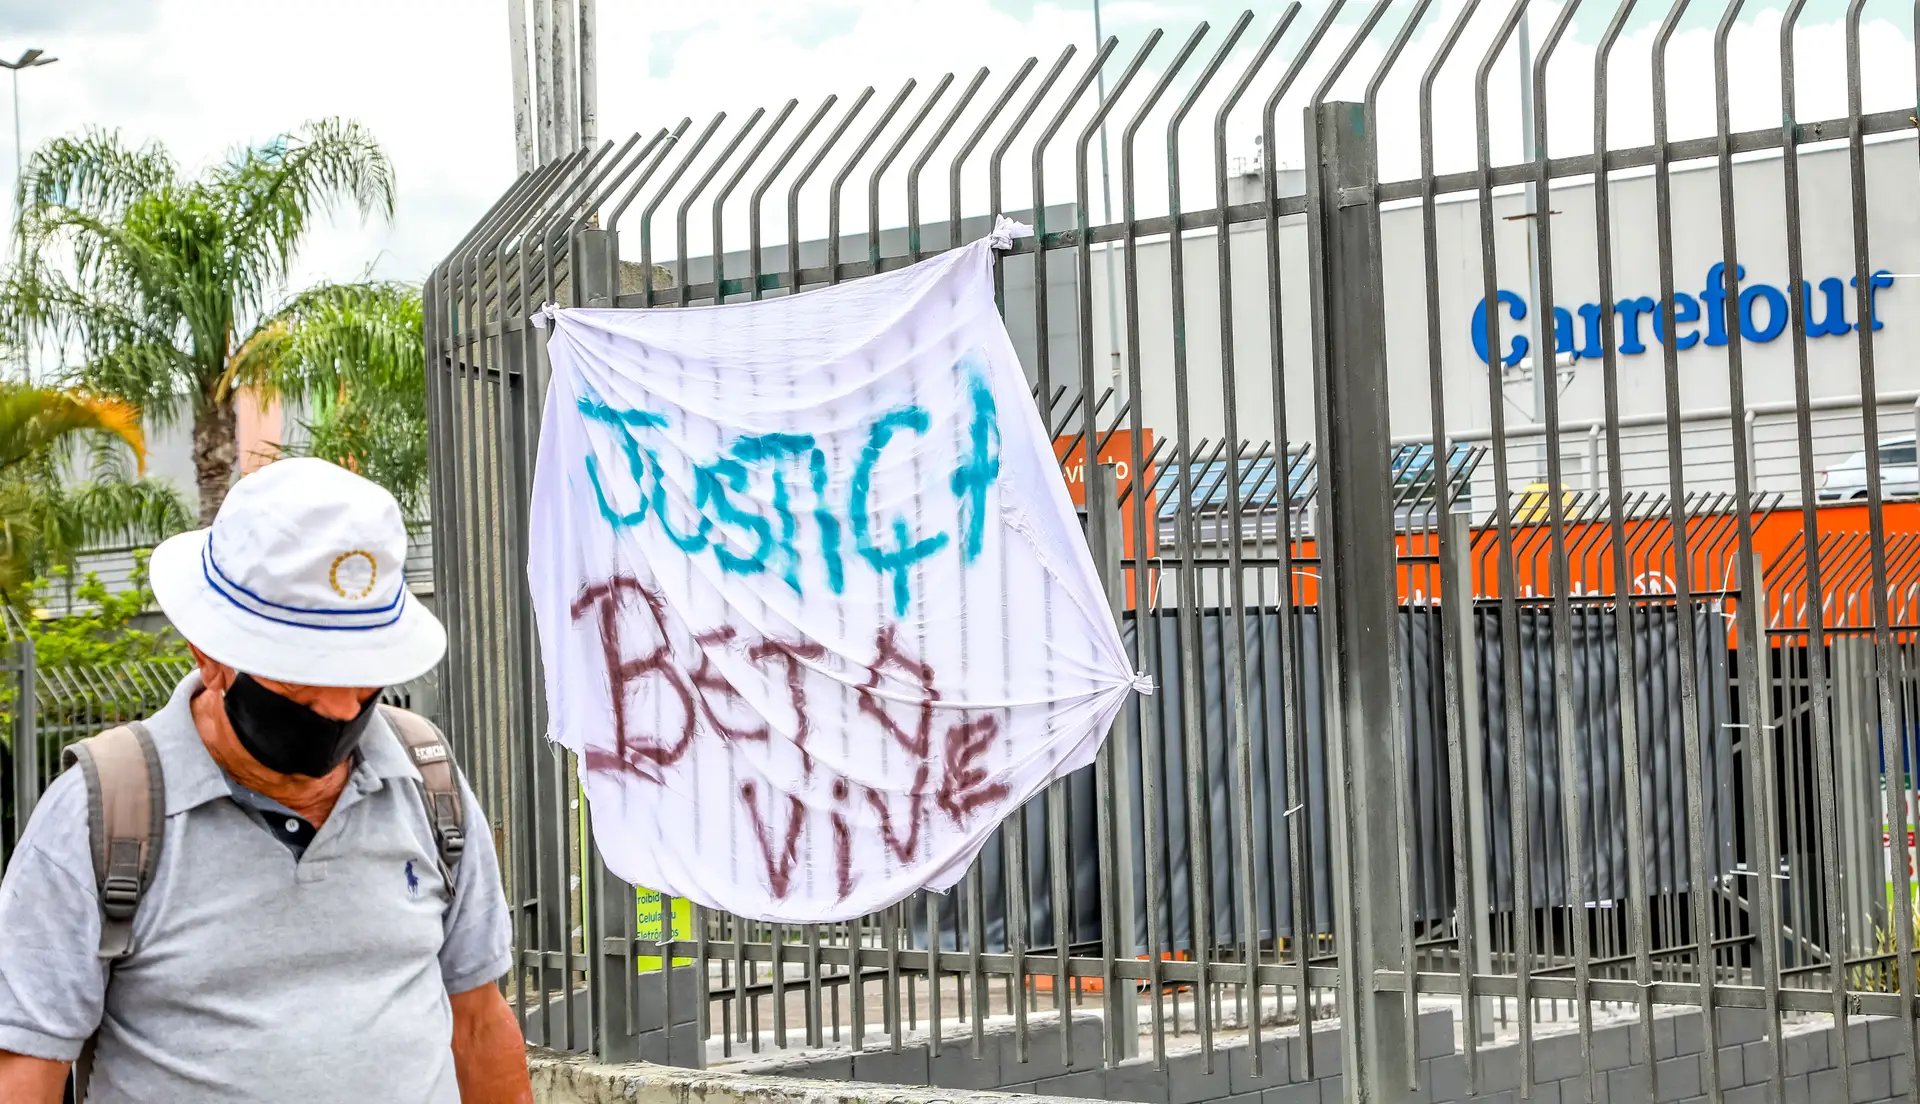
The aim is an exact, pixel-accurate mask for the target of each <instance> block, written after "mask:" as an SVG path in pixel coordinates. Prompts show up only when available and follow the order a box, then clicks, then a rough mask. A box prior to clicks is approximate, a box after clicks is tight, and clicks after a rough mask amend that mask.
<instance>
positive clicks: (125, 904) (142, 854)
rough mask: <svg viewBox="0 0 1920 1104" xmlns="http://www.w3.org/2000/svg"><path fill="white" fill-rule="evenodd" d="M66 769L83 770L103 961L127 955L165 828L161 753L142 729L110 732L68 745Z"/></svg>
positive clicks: (63, 756)
mask: <svg viewBox="0 0 1920 1104" xmlns="http://www.w3.org/2000/svg"><path fill="white" fill-rule="evenodd" d="M61 762H62V764H63V765H64V766H67V767H72V766H75V765H76V764H77V765H78V766H79V767H80V772H81V774H82V775H83V776H84V777H85V778H86V783H87V834H88V837H89V839H90V841H91V842H92V845H93V877H94V882H95V884H96V885H98V887H99V890H100V957H101V958H102V959H105V960H107V961H109V962H111V961H113V960H115V959H120V958H124V957H126V954H127V952H128V951H129V950H131V949H132V947H133V917H134V913H136V912H137V911H139V908H140V898H141V895H142V894H144V893H145V892H146V891H147V887H148V886H149V885H151V884H152V883H153V872H154V869H155V867H156V866H158V864H159V858H160V842H161V838H162V834H163V831H164V829H165V825H166V817H167V798H166V780H165V776H164V775H163V774H162V772H161V769H160V753H159V751H158V750H157V749H156V748H155V747H154V744H153V736H152V735H151V734H150V733H148V732H147V728H146V726H145V725H143V724H140V723H138V722H135V723H133V724H130V725H125V726H123V727H121V728H112V729H108V730H107V731H105V732H102V733H100V734H99V735H98V736H91V737H88V738H87V739H85V740H82V741H80V742H79V743H77V744H74V745H72V746H71V747H69V748H67V749H66V751H65V752H63V753H62V754H61Z"/></svg>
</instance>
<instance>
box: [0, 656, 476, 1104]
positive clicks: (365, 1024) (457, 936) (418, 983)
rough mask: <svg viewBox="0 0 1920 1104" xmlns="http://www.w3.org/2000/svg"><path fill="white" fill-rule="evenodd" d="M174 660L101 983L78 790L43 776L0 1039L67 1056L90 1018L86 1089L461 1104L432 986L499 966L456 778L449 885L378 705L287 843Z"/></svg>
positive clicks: (24, 865)
mask: <svg viewBox="0 0 1920 1104" xmlns="http://www.w3.org/2000/svg"><path fill="white" fill-rule="evenodd" d="M199 688H200V679H199V676H198V675H191V676H189V677H188V678H187V679H186V680H185V681H184V682H182V683H181V685H180V687H179V688H178V689H177V690H175V691H174V696H173V700H172V701H170V702H169V703H168V704H167V706H166V708H164V709H162V710H161V711H160V712H159V714H158V715H156V716H155V717H154V718H153V719H152V720H151V721H149V722H148V727H149V728H150V729H151V731H152V732H153V737H154V742H155V743H156V744H157V745H158V747H159V751H160V761H161V764H162V766H163V767H164V769H165V771H166V787H167V792H166V804H167V819H166V836H165V841H164V844H163V849H162V851H161V858H160V866H159V869H158V870H157V871H156V872H155V875H154V881H153V885H152V886H151V887H150V888H149V889H148V891H147V894H146V896H145V898H143V899H142V901H141V905H140V911H139V914H138V915H137V916H136V917H135V919H134V925H133V949H132V952H131V953H130V954H129V955H128V957H126V958H124V959H122V960H121V961H120V962H119V963H118V964H116V965H115V966H114V968H113V971H112V979H111V981H112V983H111V985H109V984H108V977H107V972H106V970H105V969H104V967H103V965H102V963H101V962H100V960H99V958H98V954H97V950H98V946H99V932H100V912H99V904H98V897H97V894H96V891H95V888H94V878H93V861H92V858H91V857H90V852H89V843H88V838H87V795H86V786H85V784H84V782H83V781H82V779H81V778H80V776H79V772H77V771H68V772H67V773H66V774H64V775H62V776H61V777H60V778H59V779H58V780H57V781H56V782H54V784H53V785H52V786H50V787H49V788H48V789H47V792H46V795H45V797H44V798H43V799H42V800H41V802H40V805H39V806H38V807H37V808H36V809H35V810H34V814H33V819H32V821H31V822H30V823H29V824H28V825H27V831H26V834H25V836H24V837H23V838H22V839H21V841H20V846H19V847H18V849H16V851H15V852H14V855H13V858H12V860H11V862H10V863H9V864H8V867H7V872H6V877H5V879H4V880H0V1050H5V1051H12V1052H14V1053H18V1054H27V1055H32V1056H34V1057H38V1058H49V1059H55V1060H60V1061H71V1060H72V1059H73V1058H75V1057H77V1056H78V1055H79V1053H80V1049H81V1046H82V1044H83V1043H84V1042H85V1041H86V1039H87V1038H88V1037H89V1036H91V1035H93V1034H94V1032H95V1031H96V1030H98V1032H99V1036H100V1042H99V1048H98V1050H97V1051H96V1054H95V1059H94V1062H95V1064H94V1071H93V1081H92V1087H91V1091H90V1092H89V1094H88V1100H89V1104H132V1102H149V1101H162V1100H193V1101H208V1102H215V1101H233V1102H236V1104H237V1102H240V1101H259V1100H267V1099H273V1100H286V1101H296V1100H297V1101H303V1102H312V1104H369V1102H372V1101H405V1102H408V1104H412V1102H415V1101H419V1102H423V1104H457V1102H458V1101H459V1099H460V1091H459V1087H458V1084H457V1083H456V1081H455V1077H454V1069H453V1055H452V1051H451V1049H450V1039H451V1030H452V1018H451V1014H450V1011H449V1007H450V1006H449V1003H448V999H447V996H448V994H449V993H462V992H465V991H467V990H469V989H474V988H478V987H479V986H482V985H486V984H488V983H490V982H493V981H496V980H498V979H499V978H500V977H502V976H504V975H505V974H506V973H507V971H508V970H509V969H510V968H511V966H512V956H511V950H510V943H511V936H510V933H509V920H508V913H507V905H506V899H505V897H504V896H503V894H502V892H501V888H500V869H499V863H498V860H497V858H496V857H495V854H494V848H493V838H492V833H491V832H490V831H488V830H487V827H486V820H485V817H484V815H483V814H482V813H481V811H480V808H479V805H478V803H477V802H476V801H475V800H474V797H473V793H472V791H471V790H470V789H467V788H466V783H465V780H464V779H463V780H462V782H461V786H462V790H463V792H465V794H466V800H467V837H466V838H467V847H466V853H465V855H464V857H463V858H462V859H461V861H460V864H459V867H458V870H457V873H456V875H455V880H456V886H455V891H454V893H453V894H452V898H451V900H449V897H448V894H447V892H446V887H445V885H444V883H443V880H442V878H441V876H440V873H439V866H438V860H437V858H436V849H435V847H434V840H433V830H432V828H431V826H430V824H429V821H428V819H427V814H426V810H425V807H424V804H423V801H422V798H421V793H420V786H419V779H420V775H419V772H418V771H416V770H415V769H414V766H413V764H412V762H411V761H410V759H409V757H408V756H407V754H406V752H405V750H404V749H403V748H402V747H401V745H400V742H399V739H398V737H396V736H395V735H394V734H393V732H392V731H391V730H390V729H389V728H388V727H387V725H386V723H385V721H384V720H383V719H381V718H379V717H376V718H375V720H374V722H373V723H372V724H371V725H369V726H368V728H367V732H366V735H365V737H364V738H363V740H362V743H361V755H360V760H359V762H358V763H357V764H356V765H355V767H354V769H353V773H352V775H351V776H350V777H349V778H348V780H347V784H346V788H345V790H344V791H343V792H342V793H341V795H340V800H339V803H338V804H337V805H335V806H334V810H333V813H332V814H331V815H330V816H329V817H328V818H327V821H326V823H325V824H324V825H323V826H322V827H321V828H320V830H319V832H318V833H317V834H316V835H314V836H313V837H312V839H311V842H309V843H308V844H307V845H306V846H305V848H304V851H302V852H300V853H299V854H298V855H296V853H295V849H290V848H289V846H288V844H287V843H286V842H285V841H284V840H282V839H280V838H277V837H276V836H275V835H274V834H272V832H271V831H270V830H269V828H268V826H267V825H266V824H263V823H262V821H261V820H260V819H258V818H257V817H256V815H255V813H253V812H251V811H248V810H245V809H242V808H241V806H240V805H239V804H237V803H236V801H235V800H234V795H233V792H232V790H231V789H230V786H229V782H228V780H227V777H226V775H225V774H224V773H223V772H222V771H221V770H220V768H219V767H218V766H217V765H216V764H215V763H214V761H213V758H212V757H211V756H210V755H208V754H207V750H206V747H205V745H203V744H202V743H201V742H200V734H199V732H198V730H197V729H196V728H195V727H194V723H193V716H192V713H191V711H190V708H189V704H188V703H189V702H190V701H191V699H192V697H193V695H194V694H195V693H196V692H197V691H198V690H199Z"/></svg>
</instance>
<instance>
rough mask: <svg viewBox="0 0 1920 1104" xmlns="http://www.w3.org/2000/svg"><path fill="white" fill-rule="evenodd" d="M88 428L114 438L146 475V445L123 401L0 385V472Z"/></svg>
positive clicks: (137, 418) (136, 416)
mask: <svg viewBox="0 0 1920 1104" xmlns="http://www.w3.org/2000/svg"><path fill="white" fill-rule="evenodd" d="M89 430H93V431H100V432H104V433H107V434H111V435H113V436H114V437H117V438H119V439H120V440H121V441H123V442H124V443H125V444H126V445H127V447H128V448H130V449H131V450H133V454H134V456H135V457H137V458H138V460H139V462H140V466H141V470H142V471H145V468H146V450H147V446H146V438H145V437H144V436H143V435H142V433H141V431H140V416H139V414H138V412H137V411H135V410H134V408H133V407H132V406H130V405H128V404H127V403H126V402H124V401H122V400H119V399H110V398H106V397H103V396H100V395H94V394H88V393H86V392H82V391H63V390H57V389H54V388H46V387H31V386H26V385H21V384H0V470H4V469H6V468H10V467H13V466H14V465H16V464H19V463H21V462H23V461H25V460H27V459H29V458H30V457H33V456H35V455H38V454H40V453H43V452H45V451H47V450H49V449H52V448H54V447H55V446H56V445H57V444H58V443H59V442H60V441H61V440H62V439H63V438H67V437H69V436H71V435H74V434H77V433H82V432H85V431H89Z"/></svg>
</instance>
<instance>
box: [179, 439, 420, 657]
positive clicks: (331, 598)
mask: <svg viewBox="0 0 1920 1104" xmlns="http://www.w3.org/2000/svg"><path fill="white" fill-rule="evenodd" d="M406 555H407V529H406V525H405V524H404V523H403V522H402V521H401V518H400V506H399V504H398V503H397V502H395V501H394V499H393V496H392V495H390V494H388V493H387V491H386V490H385V489H384V488H382V487H380V486H379V485H378V484H376V483H373V482H371V481H369V480H367V479H363V478H362V477H360V476H358V475H355V474H354V473H352V472H350V471H348V470H346V469H345V468H342V467H339V466H338V465H335V464H329V463H327V462H326V461H325V460H316V459H311V458H302V459H295V460H281V461H279V462H278V463H274V464H269V465H267V466H266V467H264V468H262V469H260V470H259V471H258V472H255V473H254V474H252V475H250V476H247V477H246V478H245V479H242V480H240V482H238V483H236V484H235V485H234V487H233V490H232V491H231V492H230V493H229V494H228V495H227V499H226V501H225V502H224V503H222V504H221V507H220V513H219V515H218V516H217V517H215V518H214V519H213V526H212V527H211V528H208V529H199V530H195V531H194V532H191V533H182V534H180V535H179V536H176V537H173V538H171V539H169V540H167V541H166V542H165V543H163V544H161V545H160V547H159V548H156V549H154V552H153V560H152V564H151V570H152V581H153V593H154V597H155V598H157V599H158V600H159V602H160V608H161V609H162V610H163V611H165V613H166V615H167V617H168V618H169V619H170V620H171V621H172V622H173V626H174V628H175V629H177V630H179V632H180V635H181V636H183V637H185V638H186V639H187V641H188V642H189V643H191V644H192V645H193V646H194V647H196V648H199V649H200V650H201V651H202V652H205V653H206V654H207V655H208V656H210V657H212V658H213V659H216V660H218V661H219V662H221V663H224V664H227V665H228V666H230V667H233V668H235V669H237V670H240V671H244V672H246V673H248V674H251V675H256V676H258V677H261V678H270V679H275V680H277V681H280V682H291V683H298V684H301V685H306V686H393V685H397V684H399V683H403V682H406V681H408V680H410V679H415V678H418V677H420V676H421V675H424V674H426V673H427V672H428V671H430V670H432V669H433V667H434V665H435V664H437V663H439V662H440V657H441V656H442V655H443V654H444V653H445V652H446V649H447V634H446V630H445V629H443V628H441V627H440V622H439V621H438V620H436V619H435V618H434V616H433V614H432V613H431V612H429V611H428V610H427V609H426V607H424V606H422V605H421V604H420V603H419V601H418V600H416V599H415V598H414V597H413V595H411V594H409V593H408V592H407V581H406V578H405V575H404V573H403V571H402V565H403V564H404V563H405V561H406Z"/></svg>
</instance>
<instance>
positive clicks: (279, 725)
mask: <svg viewBox="0 0 1920 1104" xmlns="http://www.w3.org/2000/svg"><path fill="white" fill-rule="evenodd" d="M225 697H226V708H227V721H228V722H229V723H230V724H232V725H233V732H234V735H236V736H238V737H240V746H241V747H243V748H246V749H247V754H248V755H251V756H253V758H254V761H255V762H258V763H259V764H260V765H261V766H263V767H265V768H267V769H268V770H270V771H278V772H279V773H281V774H297V775H301V776H303V777H306V778H323V777H325V776H326V775H327V773H328V772H329V771H331V770H333V768H335V767H337V766H339V765H340V764H341V763H344V762H346V760H347V756H349V755H352V754H353V749H354V747H355V746H356V745H358V744H359V743H360V737H361V735H362V734H363V733H365V732H366V730H367V722H369V721H371V720H372V719H373V707H374V706H375V705H378V704H379V702H380V695H378V694H375V695H374V696H373V697H371V698H368V699H367V704H365V705H363V706H361V707H360V712H359V713H358V714H357V715H356V716H355V717H354V718H353V719H352V720H350V721H336V720H334V719H333V718H332V717H323V716H321V715H320V714H318V713H315V712H314V711H313V710H311V709H308V708H307V707H306V706H304V705H301V704H300V703H299V702H297V701H294V700H293V699H291V698H288V697H284V696H282V695H280V694H276V693H274V692H273V691H271V690H269V689H267V688H266V687H264V686H262V685H260V684H259V683H257V682H255V681H254V680H253V676H251V675H246V674H242V675H239V676H238V677H236V678H235V679H234V680H233V685H232V686H230V687H228V688H227V692H226V695H225Z"/></svg>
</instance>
